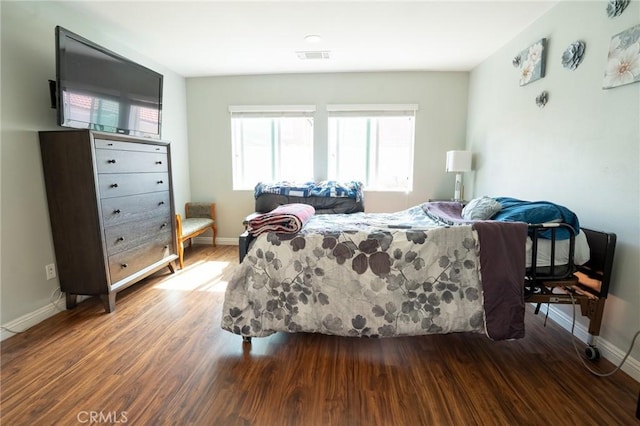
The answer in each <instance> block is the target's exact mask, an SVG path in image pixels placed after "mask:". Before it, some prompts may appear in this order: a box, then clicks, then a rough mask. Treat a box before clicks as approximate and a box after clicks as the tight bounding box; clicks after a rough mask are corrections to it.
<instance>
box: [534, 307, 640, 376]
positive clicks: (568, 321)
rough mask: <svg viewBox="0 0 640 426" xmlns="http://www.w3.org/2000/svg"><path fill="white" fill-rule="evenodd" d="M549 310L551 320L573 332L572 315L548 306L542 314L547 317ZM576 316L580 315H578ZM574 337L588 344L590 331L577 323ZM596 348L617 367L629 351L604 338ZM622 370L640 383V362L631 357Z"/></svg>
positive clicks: (541, 310)
mask: <svg viewBox="0 0 640 426" xmlns="http://www.w3.org/2000/svg"><path fill="white" fill-rule="evenodd" d="M547 309H548V313H549V319H551V320H553V322H555V323H556V324H558V325H559V326H560V327H562V328H564V329H565V330H567V331H569V332H571V326H572V324H573V318H572V317H571V315H567V314H566V313H565V312H563V311H561V310H559V309H558V308H556V307H554V306H550V307H548V305H545V304H543V305H542V306H541V309H540V312H541V313H543V314H545V315H546V314H547ZM576 315H580V314H579V313H576ZM573 335H574V336H575V337H576V338H577V339H578V340H580V341H582V342H583V343H587V341H588V339H589V331H588V329H587V328H586V327H585V326H584V325H582V324H578V323H576V325H575V327H574V328H573ZM629 343H631V342H629ZM596 346H597V347H598V349H599V350H600V355H601V356H602V357H603V358H605V359H607V361H609V362H611V363H612V364H614V365H616V366H617V365H619V364H620V362H621V361H622V359H623V358H624V356H625V355H626V353H627V352H626V351H627V350H628V349H629V348H623V349H620V348H618V347H617V346H614V345H613V344H612V343H611V342H609V341H607V340H605V339H603V338H602V337H598V341H597V345H596ZM620 370H622V371H624V372H625V373H627V374H628V375H629V376H631V377H632V378H633V379H634V380H636V381H637V382H640V361H638V360H637V359H635V358H633V357H632V356H629V357H628V358H627V360H626V361H625V362H624V364H623V365H622V367H620Z"/></svg>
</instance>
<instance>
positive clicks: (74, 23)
mask: <svg viewBox="0 0 640 426" xmlns="http://www.w3.org/2000/svg"><path fill="white" fill-rule="evenodd" d="M0 5H1V6H0V7H1V11H0V13H1V31H2V33H1V34H2V39H1V43H2V44H1V54H2V57H1V66H2V68H1V88H2V94H1V96H2V98H1V100H2V111H1V128H2V131H1V135H0V136H1V141H2V143H1V151H0V161H1V163H0V164H1V178H0V184H1V189H2V204H1V213H0V221H1V227H0V229H1V232H2V233H1V236H0V239H1V249H0V250H1V253H2V265H1V269H0V274H1V283H0V298H1V304H0V308H1V312H0V324H2V325H3V326H18V327H20V325H21V324H22V323H24V324H25V325H28V323H29V321H31V320H32V319H31V318H27V319H24V316H25V315H27V314H29V316H34V315H35V316H36V317H37V316H38V315H45V316H46V315H48V314H50V313H51V312H55V310H53V311H52V310H51V309H52V308H51V306H50V304H49V300H50V297H51V294H52V293H53V291H54V290H55V289H56V288H57V287H58V286H59V283H58V280H57V279H55V280H51V281H47V280H46V279H45V271H44V265H46V264H48V263H55V253H54V250H53V242H52V239H51V228H50V225H49V216H48V211H47V201H46V192H45V187H44V181H43V176H42V164H41V158H40V145H39V141H38V131H39V130H51V129H56V128H57V126H56V113H55V110H54V109H51V108H50V101H49V92H48V83H47V80H49V79H55V51H54V48H55V41H54V28H55V26H56V25H61V26H63V27H65V28H67V29H69V30H71V31H73V32H76V33H78V34H80V35H82V36H84V37H86V38H88V39H90V40H92V41H95V42H96V43H98V44H100V45H103V46H105V47H107V48H109V49H111V50H113V51H115V52H117V53H120V54H121V55H123V56H125V57H128V58H130V59H132V60H135V61H137V62H140V63H141V64H143V65H145V66H147V67H149V68H151V69H154V70H155V71H158V72H160V73H161V74H163V75H164V105H163V106H164V111H163V120H164V121H163V126H162V136H163V139H166V140H169V141H171V142H172V155H173V176H174V189H175V198H176V205H177V206H178V210H180V208H181V207H180V206H182V205H184V201H185V200H187V199H188V198H189V197H190V187H189V176H188V161H189V158H188V149H187V127H186V89H185V80H184V78H182V77H180V76H178V75H176V74H175V73H173V72H172V71H170V70H168V69H166V68H164V67H162V66H160V65H158V64H156V63H154V62H152V61H150V60H149V59H148V58H146V57H144V56H143V55H142V54H141V53H140V52H136V51H135V47H132V45H131V44H129V43H128V41H130V40H131V37H127V34H122V33H119V32H118V30H117V29H116V28H112V27H110V26H109V25H108V24H105V23H103V22H99V21H97V20H96V19H95V18H93V17H91V16H80V15H77V14H75V13H74V12H71V11H69V10H67V9H66V8H65V7H64V4H63V3H54V2H4V1H3V2H1V3H0ZM70 208H81V207H80V206H70ZM34 313H35V314H34ZM21 319H23V321H21ZM37 320H38V318H33V321H37ZM16 322H17V323H16ZM3 337H5V333H3Z"/></svg>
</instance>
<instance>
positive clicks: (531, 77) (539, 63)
mask: <svg viewBox="0 0 640 426" xmlns="http://www.w3.org/2000/svg"><path fill="white" fill-rule="evenodd" d="M546 44H547V39H546V38H542V39H540V40H538V41H537V42H535V43H534V44H532V45H531V46H529V47H528V48H526V49H525V50H523V51H522V52H520V54H519V55H517V56H516V57H515V58H514V60H513V64H514V65H516V66H518V68H519V70H520V86H524V85H526V84H529V83H533V82H534V81H536V80H539V79H541V78H543V77H544V68H545V62H546V60H545V55H546V51H545V48H546Z"/></svg>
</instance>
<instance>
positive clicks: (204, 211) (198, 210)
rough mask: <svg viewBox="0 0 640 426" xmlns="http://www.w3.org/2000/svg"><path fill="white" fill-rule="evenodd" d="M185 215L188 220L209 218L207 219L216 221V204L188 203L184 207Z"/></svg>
mask: <svg viewBox="0 0 640 426" xmlns="http://www.w3.org/2000/svg"><path fill="white" fill-rule="evenodd" d="M184 213H185V217H186V218H190V217H207V218H211V219H215V204H214V203H200V202H188V203H186V204H185V206H184Z"/></svg>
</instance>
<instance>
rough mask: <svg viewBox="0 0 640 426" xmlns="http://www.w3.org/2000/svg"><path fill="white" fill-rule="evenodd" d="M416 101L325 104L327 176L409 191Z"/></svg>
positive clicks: (381, 188)
mask: <svg viewBox="0 0 640 426" xmlns="http://www.w3.org/2000/svg"><path fill="white" fill-rule="evenodd" d="M417 109H418V106H417V105H327V110H328V111H329V170H328V172H329V179H332V180H359V181H361V182H363V183H364V184H365V187H366V188H367V189H371V190H377V191H411V190H412V189H413V145H414V128H415V111H416V110H417Z"/></svg>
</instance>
